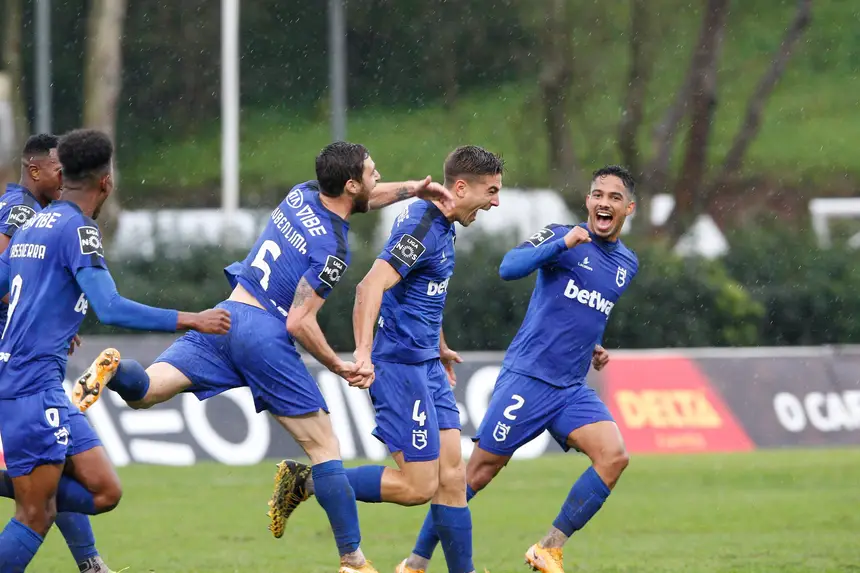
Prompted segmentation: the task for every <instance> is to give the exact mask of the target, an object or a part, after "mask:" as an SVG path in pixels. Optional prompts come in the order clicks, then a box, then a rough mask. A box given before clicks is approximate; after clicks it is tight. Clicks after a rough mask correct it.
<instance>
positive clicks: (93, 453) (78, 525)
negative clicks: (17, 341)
mask: <svg viewBox="0 0 860 573" xmlns="http://www.w3.org/2000/svg"><path fill="white" fill-rule="evenodd" d="M57 142H58V139H57V137H56V136H55V135H50V134H39V135H33V136H31V137H30V138H29V139H28V140H27V142H26V143H25V144H24V150H23V153H22V155H21V181H20V183H19V184H18V185H15V184H9V185H7V186H6V193H5V194H4V195H3V196H2V197H0V252H2V251H5V250H6V247H8V246H9V241H11V240H12V237H13V236H14V235H15V232H16V231H18V229H20V228H21V227H22V226H23V225H24V223H26V222H27V221H29V220H30V219H31V218H32V217H33V216H35V215H36V213H38V212H40V211H41V210H42V209H44V208H45V207H47V206H48V204H49V203H51V201H55V200H57V199H59V198H60V190H61V189H62V182H61V176H60V172H61V168H60V161H59V159H58V158H57ZM8 308H9V306H8V304H6V302H2V303H0V324H3V325H5V324H6V313H7V310H8ZM76 338H77V337H76ZM76 343H79V341H78V340H73V342H72V344H71V345H70V346H69V353H70V354H71V352H72V351H73V350H74V347H75V344H76ZM69 433H70V434H71V435H73V436H74V437H75V438H74V442H73V443H72V444H71V445H70V447H69V449H68V452H67V453H68V455H69V456H76V457H75V459H76V460H78V463H81V461H83V463H84V465H86V466H88V467H90V468H92V470H91V471H92V472H98V475H94V479H93V480H92V481H91V483H92V484H94V485H97V486H98V487H99V490H98V491H95V492H93V493H95V494H96V495H100V496H102V497H104V498H110V499H115V500H117V501H118V500H119V496H120V491H121V488H120V483H119V478H118V477H117V475H116V472H114V470H113V467H112V466H111V464H110V463H108V458H107V455H106V453H105V452H104V448H103V447H102V445H101V441H100V440H99V438H98V435H97V434H96V433H95V431H93V429H92V427H91V426H90V424H89V422H88V421H87V418H86V416H84V415H83V414H82V413H81V412H79V411H78V410H77V409H76V408H72V409H71V410H69ZM0 496H2V497H8V498H10V499H14V498H15V492H14V488H13V487H12V479H11V478H10V477H9V476H8V475H7V474H6V471H5V470H2V471H0ZM55 523H56V525H57V527H58V528H59V529H60V532H61V533H62V534H63V537H64V538H65V540H66V544H67V545H68V547H69V550H70V551H71V552H72V557H73V558H74V559H75V563H77V565H78V569H79V571H81V573H88V572H90V573H94V572H96V571H108V572H109V571H110V569H109V568H108V567H107V565H105V563H104V561H103V560H102V558H101V556H100V555H99V552H98V550H97V549H96V540H95V536H94V534H93V528H92V526H91V525H90V518H89V517H88V516H86V515H84V514H81V513H68V512H61V513H58V514H57V518H56V522H55Z"/></svg>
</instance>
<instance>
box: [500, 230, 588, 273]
mask: <svg viewBox="0 0 860 573" xmlns="http://www.w3.org/2000/svg"><path fill="white" fill-rule="evenodd" d="M560 229H563V227H556V228H555V229H553V228H552V227H546V228H544V229H541V230H540V231H538V232H537V233H535V234H534V235H532V236H531V237H530V238H529V240H528V241H526V242H524V243H523V244H521V245H519V246H518V247H516V248H514V249H511V250H510V251H508V253H507V254H506V255H505V258H504V259H502V264H501V265H500V266H499V276H501V277H502V279H503V280H506V281H511V280H516V279H521V278H523V277H526V276H528V275H530V274H532V273H533V272H535V271H536V270H537V269H539V268H541V267H542V266H544V265H547V264H549V263H552V262H553V261H555V259H556V258H557V257H558V255H560V254H561V253H562V252H564V251H566V250H567V249H572V248H573V247H575V246H577V245H579V244H582V243H590V242H591V237H590V236H589V234H588V231H586V230H585V229H584V228H582V227H578V226H577V227H573V228H572V229H570V230H569V231H568V232H567V233H566V234H565V235H561V233H560Z"/></svg>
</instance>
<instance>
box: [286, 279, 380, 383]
mask: <svg viewBox="0 0 860 573" xmlns="http://www.w3.org/2000/svg"><path fill="white" fill-rule="evenodd" d="M323 303H325V299H324V298H322V297H321V296H320V295H318V294H317V293H316V292H315V291H314V289H313V288H311V285H310V283H308V281H307V279H305V278H304V277H302V279H301V280H300V281H299V284H298V286H297V287H296V292H295V294H294V295H293V304H292V305H291V306H290V312H289V313H288V314H287V330H288V331H289V333H290V334H291V335H292V336H293V338H295V339H296V340H297V341H298V342H299V344H301V345H302V347H303V348H304V349H305V350H307V351H308V352H309V353H310V354H311V356H313V357H314V358H316V359H317V360H318V361H319V362H320V364H322V365H323V366H325V367H326V368H328V369H329V370H331V371H332V372H334V373H335V374H337V375H339V376H342V377H343V378H345V379H346V380H347V381H348V382H350V384H353V383H354V382H356V381H360V380H362V379H364V377H365V376H367V375H368V374H370V372H367V371H359V370H358V369H357V368H355V364H352V363H351V362H345V361H343V360H341V359H340V357H339V356H338V355H337V353H336V352H335V351H334V350H333V349H332V347H331V346H330V345H329V343H328V341H327V340H326V338H325V334H323V331H322V329H321V328H320V325H319V322H317V313H318V312H319V310H320V308H322V305H323Z"/></svg>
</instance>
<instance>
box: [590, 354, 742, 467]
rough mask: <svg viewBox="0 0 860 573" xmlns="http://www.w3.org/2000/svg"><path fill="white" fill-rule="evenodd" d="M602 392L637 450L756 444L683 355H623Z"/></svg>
mask: <svg viewBox="0 0 860 573" xmlns="http://www.w3.org/2000/svg"><path fill="white" fill-rule="evenodd" d="M603 398H604V400H605V401H606V404H607V406H608V407H609V409H610V411H611V412H612V415H613V416H614V417H615V419H616V421H617V422H618V426H619V428H620V429H621V433H622V435H623V436H624V440H625V442H626V444H627V448H628V449H629V450H630V451H631V452H633V453H636V452H677V453H690V452H737V451H747V450H752V449H753V448H754V447H755V446H754V444H753V443H752V441H751V440H750V438H749V436H747V434H746V432H745V431H744V429H743V428H742V427H741V425H740V423H739V422H738V420H737V419H736V418H735V417H734V415H733V414H732V412H731V411H730V410H729V409H728V407H726V405H725V403H724V402H723V399H722V397H721V396H720V395H719V394H718V393H717V392H715V391H714V389H713V388H712V387H711V385H710V383H709V382H708V379H707V378H706V377H705V376H704V375H703V374H702V373H701V372H700V371H699V369H698V368H697V366H696V364H695V363H694V362H693V361H691V360H689V359H687V358H683V357H680V356H672V355H665V356H659V357H656V356H655V357H647V358H620V359H617V360H614V361H613V362H611V363H610V364H609V365H608V366H607V368H606V370H605V371H604V376H603Z"/></svg>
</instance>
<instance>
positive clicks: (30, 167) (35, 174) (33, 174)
mask: <svg viewBox="0 0 860 573" xmlns="http://www.w3.org/2000/svg"><path fill="white" fill-rule="evenodd" d="M27 173H29V174H30V179H32V180H33V181H38V180H39V166H38V165H36V164H35V163H28V164H27Z"/></svg>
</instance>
